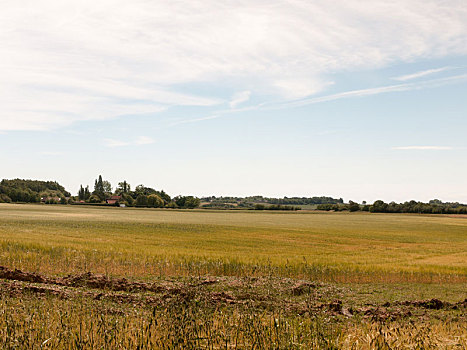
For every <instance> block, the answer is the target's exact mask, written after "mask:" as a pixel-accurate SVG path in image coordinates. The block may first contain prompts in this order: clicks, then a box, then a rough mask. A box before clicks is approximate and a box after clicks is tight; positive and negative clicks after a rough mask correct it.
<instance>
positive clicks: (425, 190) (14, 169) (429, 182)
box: [0, 0, 467, 202]
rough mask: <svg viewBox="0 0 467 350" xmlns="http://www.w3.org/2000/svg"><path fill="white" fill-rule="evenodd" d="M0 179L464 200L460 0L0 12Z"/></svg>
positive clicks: (466, 80) (121, 4) (270, 1)
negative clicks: (99, 180) (99, 178)
mask: <svg viewBox="0 0 467 350" xmlns="http://www.w3.org/2000/svg"><path fill="white" fill-rule="evenodd" d="M0 77H1V78H0V106H1V109H0V177H1V178H17V177H19V178H34V179H54V180H57V181H59V182H60V183H62V184H64V185H65V187H67V189H68V190H70V191H71V192H77V190H78V187H79V185H80V184H84V185H86V184H90V185H91V184H92V183H93V182H94V179H95V178H96V177H97V175H98V174H102V175H103V177H104V179H108V180H110V181H111V182H112V184H114V185H116V183H117V182H118V181H121V180H124V179H126V180H127V181H128V182H130V183H131V184H132V185H133V186H135V185H137V184H140V183H144V184H145V185H147V186H151V187H155V188H157V189H161V188H162V189H164V190H166V191H167V192H168V193H170V194H171V195H176V194H194V195H198V196H202V195H254V194H262V195H266V196H314V195H330V196H335V197H343V198H344V199H345V200H348V199H352V200H358V201H362V200H367V201H373V200H375V199H379V198H381V199H384V200H387V201H391V200H395V201H405V200H408V199H417V200H429V199H432V198H440V199H442V200H445V201H461V202H467V2H466V1H465V0H450V1H440V0H439V1H438V0H394V1H379V0H376V1H361V0H346V1H344V0H342V1H338V0H336V1H298V0H288V1H279V0H267V1H266V0H265V1H263V0H253V1H251V0H249V1H242V0H239V1H219V0H215V1H214V0H204V1H198V2H194V1H185V0H170V1H164V0H159V1H158V0H151V1H145V0H133V1H120V0H113V1H107V0H93V1H88V0H82V1H68V0H60V1H58V0H53V1H52V0H30V1H29V0H16V1H12V0H2V1H0Z"/></svg>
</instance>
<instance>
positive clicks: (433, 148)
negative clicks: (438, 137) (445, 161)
mask: <svg viewBox="0 0 467 350" xmlns="http://www.w3.org/2000/svg"><path fill="white" fill-rule="evenodd" d="M392 149H394V150H416V151H449V150H452V149H453V147H449V146H400V147H393V148H392Z"/></svg>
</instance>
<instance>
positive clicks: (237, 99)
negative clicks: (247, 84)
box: [229, 90, 251, 108]
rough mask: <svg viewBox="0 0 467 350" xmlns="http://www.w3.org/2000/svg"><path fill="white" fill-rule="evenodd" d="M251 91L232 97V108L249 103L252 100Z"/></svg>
mask: <svg viewBox="0 0 467 350" xmlns="http://www.w3.org/2000/svg"><path fill="white" fill-rule="evenodd" d="M250 95H251V91H248V90H245V91H241V92H237V93H236V94H234V95H233V96H232V99H231V100H230V103H229V105H230V108H235V107H237V106H238V105H239V104H242V103H244V102H247V101H248V100H249V99H250Z"/></svg>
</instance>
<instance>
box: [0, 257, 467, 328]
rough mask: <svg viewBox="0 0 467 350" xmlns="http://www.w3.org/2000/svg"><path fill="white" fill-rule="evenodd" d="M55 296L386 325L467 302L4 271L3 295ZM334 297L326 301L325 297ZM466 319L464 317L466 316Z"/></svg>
mask: <svg viewBox="0 0 467 350" xmlns="http://www.w3.org/2000/svg"><path fill="white" fill-rule="evenodd" d="M26 294H33V295H35V296H37V297H45V296H52V297H58V298H62V299H69V298H76V297H86V298H90V299H95V300H105V301H110V302H114V303H117V304H132V305H138V306H141V307H145V306H150V307H164V306H167V305H168V304H174V303H181V302H190V301H196V302H204V303H208V304H212V305H214V306H220V305H226V306H227V305H237V306H238V307H243V306H244V307H254V308H257V309H261V310H281V311H283V312H287V313H292V314H296V315H297V314H298V315H303V314H307V313H308V314H313V313H325V314H328V315H331V316H339V317H345V318H350V317H354V316H357V315H358V316H361V317H363V318H370V319H374V320H380V321H386V320H393V319H400V318H408V317H413V316H417V317H424V316H425V314H426V313H427V312H431V310H445V311H449V310H459V309H462V310H465V309H467V299H465V300H463V301H460V302H457V303H450V302H446V301H442V300H439V299H430V300H414V301H401V302H392V303H390V302H385V303H383V304H381V305H372V304H370V305H365V306H363V307H361V306H360V307H357V306H353V305H344V302H343V301H342V300H341V298H342V297H343V296H344V294H345V291H343V290H342V289H340V288H337V287H335V286H332V285H326V284H320V283H313V282H309V281H296V280H292V279H286V278H283V279H277V280H274V281H270V280H267V279H264V278H236V277H219V278H206V279H198V280H195V281H193V279H192V280H189V281H179V280H161V281H159V282H158V283H146V282H140V281H129V280H127V279H125V278H109V277H107V276H105V275H97V274H92V273H91V272H87V273H83V274H80V275H68V276H66V277H56V278H54V277H47V276H43V275H40V274H36V273H30V272H23V271H20V270H11V269H8V268H6V267H3V266H0V296H1V295H9V296H17V297H20V296H23V295H26ZM326 296H330V297H335V299H334V300H333V301H330V302H322V301H321V300H322V298H323V297H326ZM464 314H465V313H464Z"/></svg>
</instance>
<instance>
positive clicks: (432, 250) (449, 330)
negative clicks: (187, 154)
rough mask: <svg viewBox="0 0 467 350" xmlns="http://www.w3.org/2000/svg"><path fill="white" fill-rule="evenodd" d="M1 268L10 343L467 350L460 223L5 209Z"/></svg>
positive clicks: (464, 236) (6, 344) (2, 323)
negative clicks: (436, 349)
mask: <svg viewBox="0 0 467 350" xmlns="http://www.w3.org/2000/svg"><path fill="white" fill-rule="evenodd" d="M0 265H2V266H3V267H1V268H0V293H1V299H0V305H1V314H0V344H1V347H2V348H15V349H16V348H40V347H42V348H50V349H52V348H58V349H61V348H69V349H75V348H83V349H87V348H89V349H105V348H108V349H115V348H122V349H133V348H138V347H139V348H167V349H171V348H214V349H217V348H223V349H230V348H238V349H250V348H255V349H262V348H274V349H282V348H283V349H289V348H297V349H308V348H345V349H346V348H355V349H359V348H363V349H372V348H375V349H380V348H386V349H390V348H391V349H392V348H414V349H415V348H418V349H424V348H434V349H435V348H446V349H464V348H467V326H466V324H467V316H466V307H467V301H466V297H467V292H466V291H467V219H466V218H463V217H447V216H423V215H403V214H399V215H391V214H368V213H355V214H354V213H352V214H350V213H318V212H301V213H297V212H293V213H290V212H287V213H282V212H254V211H251V212H228V211H171V210H151V209H147V210H146V209H130V208H103V207H82V206H42V205H8V204H2V205H0ZM15 269H17V270H15Z"/></svg>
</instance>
